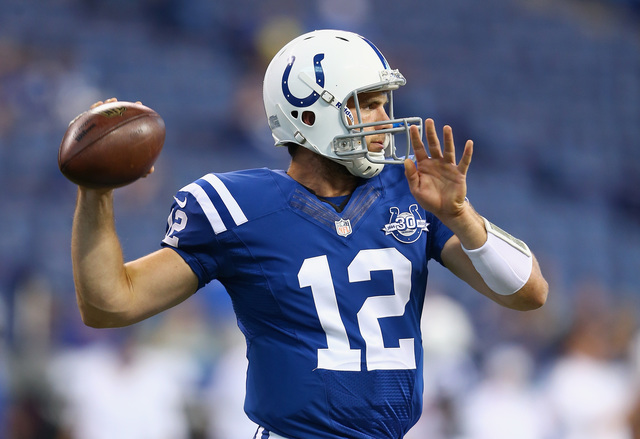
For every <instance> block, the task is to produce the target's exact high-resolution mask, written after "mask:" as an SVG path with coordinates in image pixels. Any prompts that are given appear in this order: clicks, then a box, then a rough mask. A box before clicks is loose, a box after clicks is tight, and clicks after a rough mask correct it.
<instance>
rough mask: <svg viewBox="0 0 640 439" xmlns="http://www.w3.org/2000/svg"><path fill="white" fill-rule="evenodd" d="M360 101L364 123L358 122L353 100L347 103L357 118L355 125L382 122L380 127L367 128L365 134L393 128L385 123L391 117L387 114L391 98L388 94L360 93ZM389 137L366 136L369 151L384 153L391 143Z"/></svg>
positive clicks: (380, 135) (379, 135) (380, 92)
mask: <svg viewBox="0 0 640 439" xmlns="http://www.w3.org/2000/svg"><path fill="white" fill-rule="evenodd" d="M358 101H359V104H360V116H361V117H362V121H358V116H357V113H356V111H355V106H354V101H353V99H350V100H349V102H348V103H347V105H348V107H349V109H350V110H351V112H352V113H353V116H354V118H355V122H354V123H369V122H381V124H380V125H376V126H373V127H367V128H365V129H364V131H365V132H366V131H373V130H376V129H377V130H380V129H384V128H391V127H392V126H391V124H388V123H385V122H386V121H388V120H389V115H388V114H387V106H388V104H389V96H388V95H387V93H385V92H382V91H378V92H370V93H360V94H359V95H358ZM388 137H389V135H388V134H386V135H385V134H374V135H370V136H366V137H365V139H366V141H367V149H368V150H369V151H371V152H380V151H382V150H383V149H384V148H385V146H386V145H387V143H388V141H389V140H388Z"/></svg>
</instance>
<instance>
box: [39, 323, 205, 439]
mask: <svg viewBox="0 0 640 439" xmlns="http://www.w3.org/2000/svg"><path fill="white" fill-rule="evenodd" d="M113 334H114V335H115V336H114V339H113V340H110V341H109V342H100V343H92V344H90V345H88V346H86V347H82V348H75V349H69V350H66V351H62V352H60V353H59V354H58V355H57V356H56V358H55V359H54V360H53V361H52V363H51V366H50V371H49V373H50V380H51V385H52V387H53V388H54V391H55V393H56V395H57V397H58V398H59V401H60V404H61V425H62V428H63V431H65V432H66V434H68V437H69V438H70V439H113V438H118V439H147V438H154V439H189V438H190V434H191V423H190V420H189V417H188V410H189V407H190V405H191V404H193V403H194V401H195V399H196V395H197V384H198V382H199V379H200V377H199V369H198V367H197V364H195V363H194V360H193V358H191V357H190V356H187V355H184V354H181V353H180V352H179V351H176V350H173V349H172V350H169V349H161V348H158V347H151V346H144V345H141V344H139V343H138V342H137V341H136V339H135V338H134V337H132V336H131V335H130V333H129V332H128V331H125V332H124V333H121V332H120V331H118V332H117V333H113Z"/></svg>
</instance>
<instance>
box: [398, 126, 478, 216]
mask: <svg viewBox="0 0 640 439" xmlns="http://www.w3.org/2000/svg"><path fill="white" fill-rule="evenodd" d="M424 125H425V132H426V138H427V145H428V149H429V154H427V151H426V149H425V147H424V143H423V142H422V139H421V138H420V131H419V130H418V127H416V126H413V127H411V143H412V145H413V151H414V154H415V160H416V161H415V163H414V162H412V161H411V160H410V159H406V160H405V162H404V167H405V175H406V177H407V180H408V182H409V188H410V189H411V193H412V194H413V196H414V197H415V198H416V200H417V201H418V203H420V205H421V206H422V207H423V208H424V209H425V210H427V211H429V212H431V213H433V214H434V215H436V216H437V217H438V218H439V219H440V220H441V221H443V222H446V220H448V219H453V218H456V217H457V216H459V215H460V213H461V212H462V211H463V209H464V205H465V197H466V195H467V170H468V169H469V165H470V164H471V156H472V155H473V142H472V141H471V140H467V142H466V144H465V146H464V152H463V153H462V157H461V158H460V162H459V163H457V164H456V150H455V145H454V142H453V131H452V130H451V127H450V126H448V125H445V126H444V128H443V134H444V136H443V140H444V148H441V146H440V140H439V139H438V134H437V133H436V128H435V124H434V122H433V119H427V120H425V122H424Z"/></svg>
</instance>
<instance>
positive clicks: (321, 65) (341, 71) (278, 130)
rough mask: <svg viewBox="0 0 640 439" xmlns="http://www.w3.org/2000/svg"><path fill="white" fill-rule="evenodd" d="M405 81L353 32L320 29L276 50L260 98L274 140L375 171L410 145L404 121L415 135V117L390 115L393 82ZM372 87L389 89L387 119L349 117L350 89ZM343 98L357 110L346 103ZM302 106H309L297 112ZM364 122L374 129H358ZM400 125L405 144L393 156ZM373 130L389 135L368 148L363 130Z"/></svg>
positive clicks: (363, 171)
mask: <svg viewBox="0 0 640 439" xmlns="http://www.w3.org/2000/svg"><path fill="white" fill-rule="evenodd" d="M405 83H406V81H405V78H404V76H402V74H400V72H399V71H398V70H392V69H391V68H390V67H389V63H387V60H386V59H385V58H384V56H383V55H382V53H380V51H379V50H378V49H377V48H376V47H375V46H374V45H373V44H372V43H371V42H370V41H369V40H367V39H366V38H364V37H362V36H360V35H357V34H354V33H351V32H345V31H338V30H319V31H314V32H310V33H307V34H304V35H302V36H299V37H297V38H295V39H294V40H293V41H291V42H290V43H288V44H287V45H286V46H284V47H283V48H282V50H280V52H278V54H277V55H276V56H275V57H274V58H273V60H272V61H271V63H270V64H269V67H268V68H267V71H266V73H265V77H264V84H263V98H264V106H265V111H266V113H267V118H268V120H269V127H270V128H271V132H272V134H273V138H274V139H275V142H276V146H286V145H287V144H290V143H293V144H297V145H300V146H303V147H305V148H308V149H310V150H312V151H314V152H316V153H318V154H320V155H323V156H324V157H327V158H329V159H331V160H334V161H336V162H338V163H340V164H342V165H344V166H346V168H347V169H348V170H349V171H350V172H351V173H352V174H353V175H356V176H358V177H364V178H371V177H373V176H376V175H378V174H379V173H380V171H382V168H383V167H384V165H385V164H387V163H403V159H404V158H405V157H407V156H409V154H410V152H411V142H410V138H409V126H410V125H417V126H418V127H419V128H420V135H422V119H421V118H419V117H411V118H402V119H395V118H394V115H393V94H392V90H395V89H397V88H398V87H400V86H402V85H404V84H405ZM372 91H385V92H387V93H388V95H389V109H388V116H389V119H390V120H385V121H382V122H373V123H357V124H356V123H355V121H362V117H361V116H360V108H359V105H358V96H357V95H358V93H363V92H372ZM350 98H353V99H354V102H355V109H356V118H354V115H353V114H352V112H351V110H350V109H349V108H348V107H347V102H348V101H349V99H350ZM308 112H310V113H312V114H307V115H306V117H303V114H305V113H308ZM382 125H386V128H385V127H382ZM389 126H392V128H389ZM369 127H373V131H367V132H366V133H365V131H364V129H365V128H369ZM376 127H377V128H376ZM401 132H404V133H405V134H406V151H405V153H404V154H403V155H401V156H398V155H396V149H395V141H394V135H395V134H397V133H401ZM373 134H385V135H386V137H387V138H388V140H389V141H388V142H386V148H385V150H384V151H381V152H379V153H375V152H370V151H368V149H367V143H366V141H365V135H367V136H368V135H373Z"/></svg>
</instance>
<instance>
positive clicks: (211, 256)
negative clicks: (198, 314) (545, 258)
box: [161, 182, 221, 288]
mask: <svg viewBox="0 0 640 439" xmlns="http://www.w3.org/2000/svg"><path fill="white" fill-rule="evenodd" d="M205 194H206V192H205V189H204V188H202V186H200V185H199V184H198V183H197V182H196V183H191V184H190V185H188V186H185V187H184V188H182V189H180V190H179V191H178V193H177V194H176V195H175V196H174V202H173V205H172V206H171V213H170V214H169V218H168V220H167V227H166V234H165V237H164V239H163V240H162V243H161V245H162V247H169V248H172V249H173V250H175V251H176V252H178V254H180V256H182V258H183V259H184V260H185V262H186V263H187V264H188V265H189V266H190V267H191V269H192V270H193V272H194V273H195V274H196V276H197V277H198V287H199V288H201V287H203V286H204V285H205V284H207V283H209V282H210V281H211V280H213V279H214V278H216V277H218V275H219V273H220V269H221V265H220V264H219V262H218V260H217V259H216V257H215V255H219V254H220V246H219V243H218V240H217V239H216V232H215V230H214V227H215V223H212V221H211V215H212V212H215V207H214V206H213V205H212V204H211V202H210V200H209V198H208V196H206V195H205ZM206 200H209V201H206Z"/></svg>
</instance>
